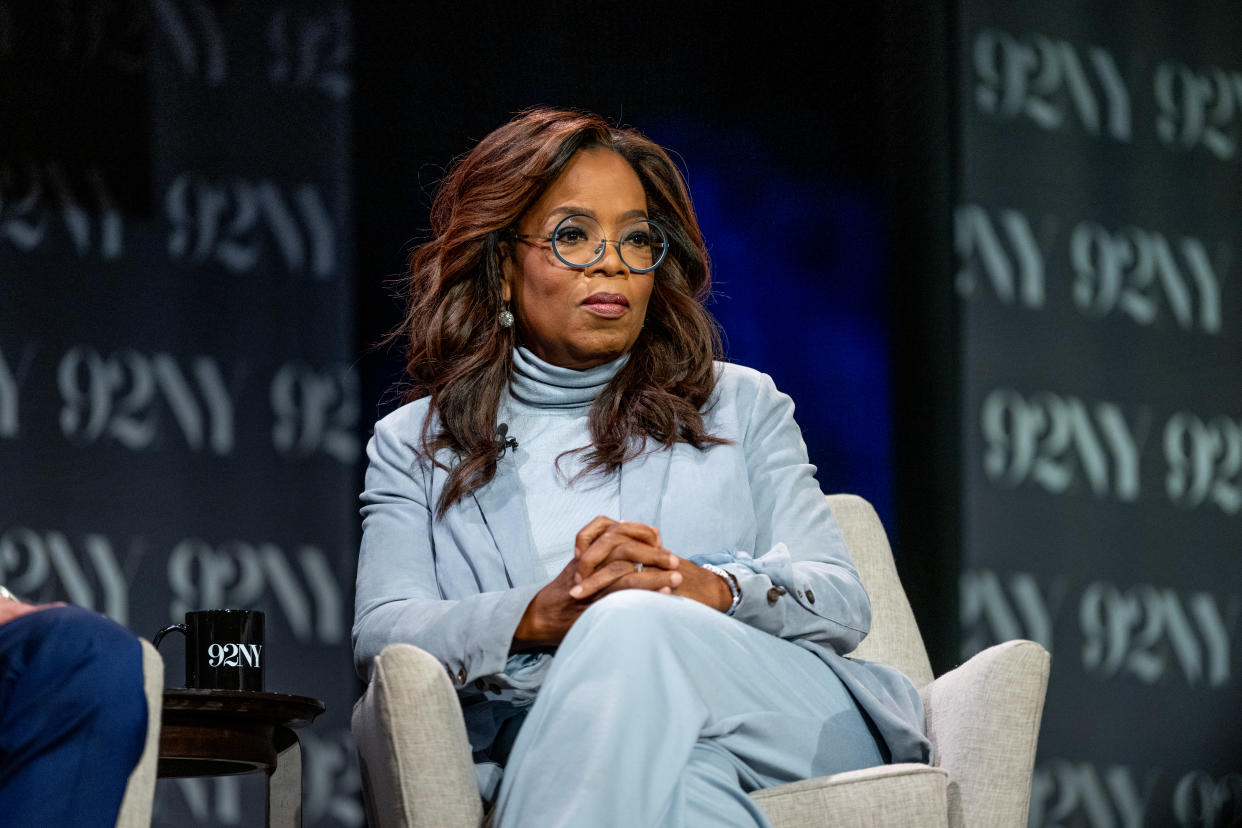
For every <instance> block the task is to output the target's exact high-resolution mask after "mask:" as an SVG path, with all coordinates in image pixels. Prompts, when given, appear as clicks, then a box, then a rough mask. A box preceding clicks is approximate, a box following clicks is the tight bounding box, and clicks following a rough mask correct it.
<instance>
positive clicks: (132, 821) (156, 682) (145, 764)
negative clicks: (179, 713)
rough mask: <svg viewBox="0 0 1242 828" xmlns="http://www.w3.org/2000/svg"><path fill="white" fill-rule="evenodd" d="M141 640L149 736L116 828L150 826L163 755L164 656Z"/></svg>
mask: <svg viewBox="0 0 1242 828" xmlns="http://www.w3.org/2000/svg"><path fill="white" fill-rule="evenodd" d="M139 641H140V643H141V644H142V687H143V691H144V692H145V693H146V696H147V740H146V744H145V745H144V746H143V748H142V757H141V758H140V759H139V760H138V764H137V765H136V766H135V767H134V770H133V771H132V772H131V773H130V775H129V783H128V784H127V785H126V786H125V796H124V798H123V799H122V800H121V811H120V813H119V814H118V815H117V819H116V826H117V828H147V827H148V826H149V825H150V824H151V806H152V803H153V801H154V798H155V775H156V771H157V770H158V768H159V758H160V714H161V713H162V712H163V709H164V659H162V658H160V654H159V653H158V652H156V650H155V648H154V647H152V646H151V642H149V641H147V640H146V639H145V638H143V639H139Z"/></svg>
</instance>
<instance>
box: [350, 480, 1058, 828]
mask: <svg viewBox="0 0 1242 828" xmlns="http://www.w3.org/2000/svg"><path fill="white" fill-rule="evenodd" d="M828 502H829V504H830V506H831V508H832V511H833V514H834V515H835V516H836V519H837V522H838V523H839V524H840V526H841V530H842V532H843V533H844V536H845V541H846V543H847V545H848V546H849V548H850V553H851V554H852V556H853V558H854V563H855V565H856V566H857V567H858V572H859V575H860V576H861V578H862V581H863V584H864V586H865V587H866V588H867V592H868V594H869V595H870V597H871V612H872V622H871V632H870V634H869V635H868V636H867V638H866V639H865V640H864V641H863V642H862V644H861V645H860V646H859V647H858V648H857V649H856V650H855V651H854V652H853V653H852V654H851V655H852V656H854V657H856V658H862V659H871V660H876V661H883V662H885V663H887V664H891V665H893V666H895V667H897V668H898V669H900V670H902V671H903V672H905V673H906V675H908V676H909V677H910V679H911V680H912V681H913V682H914V685H915V686H916V687H919V688H920V694H921V696H922V699H923V704H924V707H925V713H926V725H927V732H928V736H929V737H930V739H931V742H932V747H933V751H934V757H933V761H934V765H931V766H928V765H919V764H897V765H882V766H880V767H875V768H865V769H863V770H857V771H850V772H848V773H840V774H835V775H833V776H826V777H821V778H818V779H808V780H805V781H801V782H794V783H791V784H788V785H780V786H778V787H775V788H769V789H767V790H762V791H757V792H755V793H754V794H752V797H753V798H754V799H755V801H756V802H758V803H759V805H760V807H761V808H762V809H763V810H764V812H765V813H766V814H767V815H768V817H769V818H770V819H771V821H772V823H773V824H774V825H775V826H777V828H795V827H799V828H800V827H801V826H812V825H834V826H835V825H843V826H870V825H920V826H922V825H945V826H954V828H957V827H958V826H964V825H969V826H974V825H978V826H989V828H991V827H992V826H1013V828H1019V826H1025V825H1026V819H1027V809H1028V807H1029V803H1030V793H1031V774H1032V769H1033V765H1034V760H1035V745H1036V739H1037V736H1038V732H1039V723H1040V718H1041V716H1042V713H1043V705H1044V693H1045V691H1046V689H1047V683H1048V669H1049V660H1050V659H1049V655H1048V652H1047V651H1046V650H1045V649H1044V648H1043V647H1042V646H1040V645H1039V644H1037V643H1035V642H1033V641H1008V642H1005V643H1003V644H998V645H996V646H994V647H991V648H989V649H987V650H984V651H983V652H981V653H979V654H977V655H975V656H974V657H973V658H971V659H970V660H969V661H967V662H966V663H965V664H963V665H961V666H960V667H958V668H957V669H955V670H952V671H950V672H948V673H945V674H944V675H942V676H940V677H939V678H936V679H933V676H932V670H931V664H930V662H929V661H928V658H927V652H926V650H925V648H924V646H923V640H922V637H921V636H920V635H919V631H918V626H917V624H916V623H915V620H914V614H913V612H912V611H911V609H910V603H909V601H908V600H907V599H906V595H905V591H904V590H903V589H902V586H901V581H900V579H899V578H898V576H897V569H896V566H895V565H894V563H893V556H892V551H891V549H890V548H889V545H888V538H887V536H886V535H885V533H884V528H883V527H882V526H881V524H880V521H879V518H878V517H877V516H876V513H875V510H874V509H873V508H872V507H871V505H870V504H869V503H867V502H866V501H865V500H863V499H862V498H859V497H856V496H853V495H831V496H829V497H828ZM353 732H354V739H355V742H356V743H357V746H358V756H359V764H360V767H361V770H362V778H363V793H364V799H365V801H366V807H367V816H368V820H369V823H370V824H371V825H372V826H380V827H381V828H390V827H392V828H396V826H437V828H441V827H442V828H451V827H456V826H460V828H478V826H479V825H480V824H482V822H483V816H484V815H483V808H482V804H481V802H480V800H479V796H478V791H477V789H476V786H475V777H474V770H473V766H472V764H471V753H470V747H469V744H468V743H467V741H466V731H465V725H464V723H463V721H462V716H461V710H460V708H459V707H458V705H457V698H456V694H455V692H454V690H453V687H452V684H451V683H450V681H449V679H448V676H447V675H446V674H445V671H444V668H443V666H442V665H441V664H440V663H439V661H437V660H436V659H435V658H433V657H432V656H431V655H429V654H427V653H426V652H424V651H422V650H420V649H418V648H417V647H413V646H411V645H408V644H393V645H390V646H389V647H386V648H385V649H384V651H383V652H382V653H381V654H380V655H379V657H378V658H377V659H376V661H375V667H374V672H373V674H372V678H371V683H370V685H369V686H368V687H367V690H366V692H365V693H364V695H363V696H362V698H361V699H359V700H358V703H357V704H356V705H355V707H354V713H353Z"/></svg>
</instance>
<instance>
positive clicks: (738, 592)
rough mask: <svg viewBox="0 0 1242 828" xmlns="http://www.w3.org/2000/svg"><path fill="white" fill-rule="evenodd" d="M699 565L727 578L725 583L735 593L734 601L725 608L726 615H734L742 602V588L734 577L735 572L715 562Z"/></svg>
mask: <svg viewBox="0 0 1242 828" xmlns="http://www.w3.org/2000/svg"><path fill="white" fill-rule="evenodd" d="M699 566H701V567H703V568H704V569H706V570H707V571H708V572H711V573H712V574H714V575H719V576H720V577H721V578H724V579H725V583H727V584H728V585H729V592H730V593H732V594H733V603H732V604H729V608H728V609H727V610H725V615H732V614H733V613H735V612H737V605H738V604H740V603H742V588H741V587H740V586H738V583H737V578H735V577H733V573H732V572H729V571H728V570H725V569H721V568H720V567H718V566H716V565H715V564H699Z"/></svg>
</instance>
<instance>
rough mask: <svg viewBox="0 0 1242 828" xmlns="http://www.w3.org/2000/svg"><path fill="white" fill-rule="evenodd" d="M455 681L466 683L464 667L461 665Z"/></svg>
mask: <svg viewBox="0 0 1242 828" xmlns="http://www.w3.org/2000/svg"><path fill="white" fill-rule="evenodd" d="M457 683H458V684H465V683H466V668H465V667H462V668H461V669H460V670H458V671H457Z"/></svg>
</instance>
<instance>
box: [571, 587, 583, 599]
mask: <svg viewBox="0 0 1242 828" xmlns="http://www.w3.org/2000/svg"><path fill="white" fill-rule="evenodd" d="M569 594H570V595H572V596H573V597H574V598H581V597H582V587H580V586H576V587H574V588H573V589H571V590H570V591H569Z"/></svg>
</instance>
